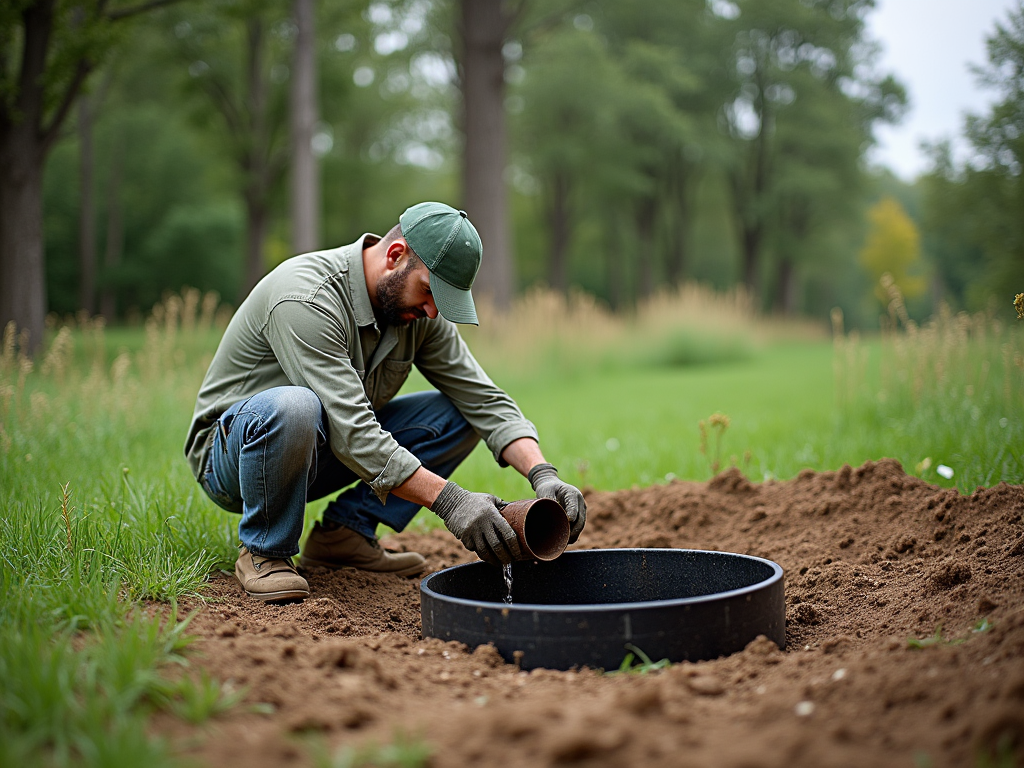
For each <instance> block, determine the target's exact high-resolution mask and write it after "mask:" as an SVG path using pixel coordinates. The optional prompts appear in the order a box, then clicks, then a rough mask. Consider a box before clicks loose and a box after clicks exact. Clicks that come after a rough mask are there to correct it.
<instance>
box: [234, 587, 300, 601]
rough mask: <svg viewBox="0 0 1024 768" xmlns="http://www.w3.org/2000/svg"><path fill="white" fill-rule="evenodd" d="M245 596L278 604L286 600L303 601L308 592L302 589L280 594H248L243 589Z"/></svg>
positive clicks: (246, 590)
mask: <svg viewBox="0 0 1024 768" xmlns="http://www.w3.org/2000/svg"><path fill="white" fill-rule="evenodd" d="M243 590H244V591H245V594H247V595H248V596H249V597H255V598H256V599H257V600H262V601H263V602H264V603H279V602H285V601H286V600H305V599H306V598H307V597H309V590H308V589H306V590H302V589H286V590H282V591H280V592H250V591H249V590H248V589H245V588H244V587H243Z"/></svg>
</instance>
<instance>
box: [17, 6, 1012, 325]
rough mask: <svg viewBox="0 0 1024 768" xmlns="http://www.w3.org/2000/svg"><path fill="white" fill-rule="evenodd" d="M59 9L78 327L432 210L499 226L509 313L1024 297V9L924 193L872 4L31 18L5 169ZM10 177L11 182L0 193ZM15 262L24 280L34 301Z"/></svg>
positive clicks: (59, 248) (289, 9) (68, 301)
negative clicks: (885, 286) (86, 319)
mask: <svg viewBox="0 0 1024 768" xmlns="http://www.w3.org/2000/svg"><path fill="white" fill-rule="evenodd" d="M41 6H46V7H48V8H49V12H50V14H51V16H50V25H51V26H50V30H51V34H50V36H49V39H48V42H47V45H48V48H47V50H46V52H45V55H44V63H45V66H44V68H43V70H42V71H43V72H44V74H45V77H42V78H40V84H41V85H40V93H41V96H40V99H39V101H40V106H39V114H40V123H41V124H46V125H48V126H49V127H50V128H52V129H53V135H52V137H51V138H50V141H49V143H48V144H46V146H45V147H44V149H43V151H42V152H41V156H42V160H41V166H40V167H41V168H42V169H44V173H43V176H42V183H41V201H42V212H43V213H42V216H43V225H42V227H41V230H40V233H41V234H40V237H41V240H42V243H41V246H42V253H41V254H40V256H39V258H40V259H41V261H40V266H41V267H42V269H41V274H42V275H43V276H44V278H45V286H44V290H45V299H44V306H45V308H46V311H48V312H51V313H56V315H67V314H72V313H76V312H79V311H82V310H84V311H85V312H87V313H88V314H96V313H101V314H103V315H104V316H105V317H106V318H107V319H108V322H111V321H114V322H128V323H137V322H140V321H141V319H142V318H143V317H144V316H145V314H146V313H147V312H148V311H149V309H150V307H151V306H152V305H153V304H154V303H155V302H157V301H158V300H159V299H160V298H161V296H164V295H166V294H167V292H169V291H177V290H180V289H181V288H182V286H185V285H188V286H194V287H197V288H199V289H201V290H203V291H211V290H212V291H216V292H218V293H219V294H220V296H221V297H222V299H223V300H225V301H227V302H228V303H233V304H237V303H238V302H240V301H241V299H242V298H244V296H245V294H246V293H247V291H248V289H249V288H250V287H251V286H252V285H253V284H254V283H255V281H256V280H257V279H258V278H259V277H260V276H261V275H262V274H264V273H265V272H266V271H268V270H269V269H271V268H272V267H273V266H275V265H276V264H277V263H280V262H281V261H282V260H284V259H285V258H287V257H288V256H290V255H292V254H294V253H297V252H301V251H304V250H312V249H315V248H318V247H330V246H335V245H340V244H343V243H347V242H351V241H352V240H354V239H356V238H357V237H358V236H359V235H360V234H361V233H362V232H366V231H372V232H378V233H383V232H384V231H386V230H387V229H388V228H390V226H392V224H393V223H394V222H395V221H396V220H397V216H398V214H399V213H400V212H401V211H402V210H404V208H405V207H406V206H408V205H410V204H412V203H415V202H417V201H419V200H423V199H441V200H446V201H448V202H451V203H453V204H455V205H458V206H461V207H463V208H465V209H466V210H467V211H468V212H469V214H470V216H471V217H472V218H473V219H474V221H476V223H477V225H478V227H479V228H480V229H481V232H482V234H483V237H484V242H485V245H486V254H487V256H486V260H485V265H484V269H483V270H482V272H481V275H480V278H479V282H478V291H477V292H478V293H479V294H481V295H489V296H490V297H491V299H492V300H493V301H495V302H496V303H497V305H498V306H499V307H503V306H508V304H509V302H510V301H511V300H512V298H513V297H514V296H515V295H516V294H518V293H520V292H522V291H524V290H526V289H528V288H529V287H531V286H535V285H547V286H550V287H551V288H553V289H554V290H556V291H559V292H566V293H568V292H570V291H573V290H576V289H581V290H583V291H585V292H587V293H589V294H592V295H593V296H595V297H597V298H598V299H599V300H600V301H602V302H604V303H606V304H607V305H608V306H610V307H611V308H612V309H614V310H616V311H626V312H628V311H629V310H631V309H632V308H634V307H635V306H636V305H637V304H638V303H640V302H643V301H644V300H645V299H647V298H649V297H650V296H652V295H653V294H655V293H657V292H658V291H659V290H661V289H664V288H667V287H671V286H675V285H680V284H682V283H684V282H687V281H697V282H701V283H704V284H707V285H709V286H711V287H712V288H714V289H717V290H726V289H729V288H732V287H734V286H737V285H740V286H743V288H744V289H745V290H746V291H747V292H748V293H749V294H750V295H751V296H752V297H753V302H754V304H755V306H756V307H758V308H759V309H760V310H762V311H764V312H769V313H777V314H783V315H805V316H809V317H812V318H818V319H821V320H823V321H824V320H826V319H827V318H828V315H829V312H830V310H831V309H832V308H833V307H840V308H841V309H842V310H843V313H844V315H845V321H846V327H847V328H851V327H853V328H856V327H861V328H870V327H873V326H876V325H877V323H878V318H879V315H880V313H882V312H883V311H884V304H885V303H886V301H887V299H886V294H885V293H884V292H882V293H879V292H878V291H877V290H876V286H877V285H878V281H879V278H880V277H881V275H882V274H884V273H886V272H888V273H889V274H890V275H891V276H892V277H893V279H894V280H895V282H896V284H897V286H898V287H899V288H900V290H901V291H902V294H903V295H904V296H905V297H906V298H907V304H908V308H909V311H910V315H911V316H913V317H918V318H922V319H923V318H925V317H927V316H929V315H931V314H932V313H933V312H935V311H936V310H937V308H938V307H939V306H940V305H941V304H943V303H946V304H948V305H950V306H951V307H952V308H953V309H954V310H959V309H967V310H981V309H992V310H993V311H996V312H998V313H1002V314H1005V315H1007V316H1009V315H1010V313H1011V312H1012V307H1011V306H1010V302H1009V299H1010V298H1012V295H1013V293H1014V291H1013V290H1012V289H1013V286H1020V285H1024V224H1022V219H1024V217H1022V216H1021V215H1020V212H1021V211H1022V210H1024V185H1022V182H1021V161H1022V159H1024V138H1022V136H1024V128H1022V126H1024V87H1022V74H1021V73H1022V71H1024V66H1022V63H1024V9H1022V8H1017V9H1016V10H1015V11H1012V12H1011V13H1010V14H1009V18H1008V19H1007V20H1005V21H1004V22H1001V23H1000V24H999V25H998V26H997V28H996V29H994V30H992V35H991V37H990V38H989V41H988V50H989V62H988V63H987V65H986V66H985V67H983V68H981V70H980V71H979V73H978V77H979V86H980V87H987V88H990V89H992V91H993V94H994V96H995V99H994V106H993V107H992V109H991V111H990V113H988V114H985V115H977V116H972V117H969V118H968V119H967V121H966V123H965V125H964V134H965V137H966V138H967V140H968V143H969V145H970V147H971V148H972V149H973V152H972V153H971V154H970V155H969V157H968V158H967V159H966V160H965V161H963V162H956V161H954V160H953V158H952V153H951V152H950V150H949V147H948V145H945V144H937V145H935V146H933V147H931V149H930V155H931V159H932V164H931V168H930V170H929V171H928V172H927V173H925V174H923V175H922V176H920V177H919V178H918V179H917V180H916V181H914V182H912V183H906V182H903V181H900V180H899V179H897V178H896V177H894V176H893V175H892V174H891V173H890V172H888V171H887V170H886V169H884V168H877V167H869V165H868V164H867V163H866V161H865V154H866V152H867V150H868V149H869V148H870V147H871V145H872V143H873V131H874V129H875V128H876V127H877V126H878V125H879V124H880V123H881V122H886V121H889V122H892V121H898V120H899V119H900V116H901V114H902V113H903V111H904V110H905V108H906V104H907V97H906V94H905V92H904V89H903V87H902V86H901V84H900V83H899V82H898V81H897V80H896V79H895V78H893V77H892V76H890V75H889V74H888V73H885V72H881V71H879V69H878V67H877V65H876V59H877V56H878V46H877V44H875V43H874V42H873V41H872V40H870V39H869V38H868V37H867V34H866V29H865V17H866V15H867V14H869V13H870V12H871V9H872V6H873V3H872V2H869V1H865V0H828V1H823V0H775V1H774V2H771V3H764V2H755V1H750V2H742V1H740V2H728V1H727V0H714V1H713V2H705V0H678V1H677V2H673V3H664V2H660V1H659V0H639V1H638V2H631V3H628V4H626V3H615V2H608V1H607V0H590V1H585V0H584V1H576V2H570V1H568V0H561V1H560V2H556V3H538V2H534V1H531V0H519V2H504V3H494V2H488V1H487V0H461V2H455V0H388V1H384V0H379V1H377V2H371V3H367V2H365V1H360V2H355V1H353V0H336V1H332V2H324V1H320V2H317V1H316V0H296V2H294V3H290V4H285V3H272V2H262V1H261V0H216V1H215V2H207V3H196V2H189V1H188V0H181V1H180V2H163V1H160V0H158V1H157V2H148V3H142V4H135V3H128V2H124V3H105V2H102V1H100V2H79V3H74V2H49V3H46V2H21V3H14V4H13V6H9V7H8V11H7V12H6V13H5V18H3V19H0V24H2V25H3V35H2V36H3V39H4V43H5V45H4V48H5V50H6V53H5V57H4V58H5V61H4V68H3V70H2V71H0V82H2V84H3V94H4V114H3V115H2V117H3V120H0V124H2V127H3V130H0V139H2V140H3V142H4V144H5V146H4V148H3V150H4V151H0V158H2V157H5V156H6V157H8V159H9V155H10V152H11V151H12V150H11V149H10V145H11V142H10V140H9V139H10V136H11V135H12V133H13V130H12V129H11V126H12V125H16V124H17V123H18V120H19V119H20V118H19V114H22V115H23V114H25V111H24V109H22V111H21V112H19V105H20V104H21V102H19V99H20V98H22V97H23V95H24V92H25V89H24V88H22V89H21V91H19V81H18V79H17V76H18V74H19V72H20V73H21V74H22V75H23V74H24V69H25V62H26V61H27V60H28V58H29V55H28V54H29V53H30V48H31V45H29V44H27V43H26V41H29V42H31V39H32V35H31V24H32V14H35V15H36V16H38V15H39V8H40V7H41ZM37 23H38V20H37ZM19 66H20V67H21V69H19ZM8 166H9V164H8ZM17 183H18V181H17V179H16V178H15V174H11V173H7V172H5V174H4V178H3V182H2V184H3V186H4V187H5V189H6V191H5V192H2V194H0V197H4V199H11V196H12V195H15V194H16V193H17V191H18V190H16V189H15V190H13V191H12V189H11V188H12V187H13V186H15V185H16V184H17ZM5 195H6V197H5ZM14 227H15V224H12V223H11V219H10V216H8V217H7V218H6V219H4V222H3V223H2V226H0V230H2V231H3V234H4V236H5V238H8V239H5V243H8V244H9V243H10V242H11V240H10V239H9V237H10V232H11V230H12V229H13V228H14ZM18 248H21V246H18ZM4 251H5V252H4V253H3V257H2V261H3V275H2V276H3V279H4V282H6V283H7V284H8V288H10V287H11V286H13V285H14V284H15V283H17V285H18V288H17V290H16V291H15V292H14V293H18V294H20V293H24V292H25V291H31V290H33V287H32V286H31V285H30V284H31V283H32V280H31V279H27V280H26V279H25V278H23V277H20V275H23V274H25V273H20V272H18V271H17V270H16V269H15V267H17V266H18V265H17V264H15V265H14V266H12V262H16V261H18V260H19V259H22V256H21V254H20V252H18V253H16V252H15V251H14V250H12V248H11V247H7V248H5V249H4ZM12 254H13V255H12ZM12 270H13V271H12ZM2 293H4V295H5V297H6V296H8V295H9V294H11V293H12V291H11V290H9V289H8V290H5V291H3V292H2ZM16 298H17V297H16ZM879 299H882V302H880V301H879ZM0 305H3V306H2V307H0V308H2V309H3V310H4V312H3V315H4V317H3V318H2V319H3V321H4V322H6V321H7V320H8V319H12V318H13V319H16V320H20V322H19V327H29V328H33V326H35V327H36V329H38V319H37V320H35V321H34V322H32V321H30V322H26V321H25V320H24V318H22V317H21V316H19V314H18V312H16V311H14V310H12V309H11V300H10V299H8V298H5V299H4V300H3V301H0ZM37 315H38V313H37ZM37 338H39V335H38V334H37Z"/></svg>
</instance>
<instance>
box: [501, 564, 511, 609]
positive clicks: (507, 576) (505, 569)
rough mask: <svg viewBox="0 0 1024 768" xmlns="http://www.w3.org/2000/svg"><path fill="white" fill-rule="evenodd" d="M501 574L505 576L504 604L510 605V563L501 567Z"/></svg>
mask: <svg viewBox="0 0 1024 768" xmlns="http://www.w3.org/2000/svg"><path fill="white" fill-rule="evenodd" d="M501 572H502V574H503V575H504V576H505V602H506V603H507V604H509V605H511V604H512V563H507V564H506V565H504V566H502V569H501Z"/></svg>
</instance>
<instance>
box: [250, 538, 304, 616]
mask: <svg viewBox="0 0 1024 768" xmlns="http://www.w3.org/2000/svg"><path fill="white" fill-rule="evenodd" d="M235 578H236V579H238V583H239V584H241V585H242V589H244V590H245V593H246V594H247V595H249V596H250V597H255V598H256V599H257V600H262V601H264V602H266V603H277V602H283V601H285V600H302V599H304V598H307V597H309V584H307V583H306V580H305V579H304V578H302V577H301V576H299V573H298V571H296V570H295V566H294V565H293V564H292V559H291V558H290V557H286V558H274V557H263V556H262V555H256V554H253V553H252V552H250V551H249V550H248V549H246V548H245V547H244V546H243V547H242V548H241V550H240V551H239V553H238V560H236V561H235Z"/></svg>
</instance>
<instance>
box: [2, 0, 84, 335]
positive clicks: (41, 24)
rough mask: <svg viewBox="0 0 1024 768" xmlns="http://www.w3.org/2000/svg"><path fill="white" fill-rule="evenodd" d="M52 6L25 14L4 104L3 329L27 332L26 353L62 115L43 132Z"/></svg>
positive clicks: (35, 319)
mask: <svg viewBox="0 0 1024 768" xmlns="http://www.w3.org/2000/svg"><path fill="white" fill-rule="evenodd" d="M54 5H55V0H43V2H37V3H34V4H31V5H28V6H27V7H25V8H24V9H23V10H21V19H22V23H23V24H24V36H23V40H22V45H21V58H20V61H19V62H18V63H19V64H20V69H19V70H18V71H17V73H16V77H11V80H12V81H13V82H16V83H17V86H16V90H15V93H14V99H13V103H11V102H10V101H9V99H10V95H9V94H8V96H7V97H6V98H4V99H2V100H0V328H2V327H5V326H6V325H7V323H8V322H11V321H14V323H15V324H16V325H17V326H18V328H19V329H22V330H24V331H27V332H28V334H29V341H28V344H29V349H27V350H25V352H27V353H32V352H35V350H36V349H38V348H39V345H40V344H41V343H42V340H43V327H44V324H45V321H46V266H45V260H44V259H45V256H44V252H43V199H42V195H43V161H44V160H45V159H46V150H47V149H48V146H49V141H50V140H51V137H52V136H53V130H54V129H55V127H56V125H57V124H59V119H60V118H61V117H62V115H63V112H61V111H58V114H57V116H56V117H55V118H54V120H55V121H56V122H55V124H54V126H51V128H50V129H48V130H47V129H44V128H43V109H44V104H45V99H44V94H43V87H44V80H43V73H44V72H45V71H46V56H47V51H48V49H49V46H50V37H51V32H52V29H53V14H54ZM4 55H5V56H6V55H7V52H6V51H5V52H4ZM7 66H10V63H8V64H7ZM10 75H14V73H10ZM78 82H79V80H78V79H76V80H75V82H73V83H72V88H71V89H70V92H73V89H74V88H75V86H76V84H78ZM62 106H63V105H62Z"/></svg>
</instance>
